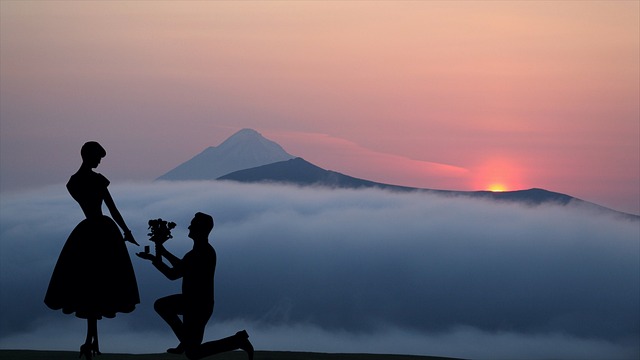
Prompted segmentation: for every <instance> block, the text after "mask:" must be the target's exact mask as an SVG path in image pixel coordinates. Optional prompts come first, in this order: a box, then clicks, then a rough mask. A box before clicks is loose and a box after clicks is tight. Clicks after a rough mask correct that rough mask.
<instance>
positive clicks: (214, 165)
mask: <svg viewBox="0 0 640 360" xmlns="http://www.w3.org/2000/svg"><path fill="white" fill-rule="evenodd" d="M293 158H294V156H293V155H290V154H289V153H287V152H286V151H285V150H284V149H283V148H282V147H281V146H280V145H278V144H277V143H275V142H273V141H271V140H269V139H267V138H265V137H264V136H262V135H261V134H260V133H259V132H257V131H255V130H253V129H242V130H240V131H238V132H236V133H235V134H233V135H231V136H230V137H229V138H227V139H226V140H225V141H224V142H222V144H220V145H218V146H212V147H209V148H206V149H205V150H204V151H202V152H201V153H200V154H198V155H196V156H194V157H193V158H192V159H191V160H189V161H187V162H184V163H182V164H180V165H178V167H176V168H175V169H173V170H171V171H169V172H167V173H166V174H164V175H162V176H161V177H159V178H158V179H159V180H215V179H217V178H218V177H220V176H223V175H226V174H228V173H231V172H234V171H238V170H243V169H249V168H253V167H256V166H262V165H266V164H271V163H274V162H279V161H284V160H289V159H293Z"/></svg>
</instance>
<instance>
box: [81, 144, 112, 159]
mask: <svg viewBox="0 0 640 360" xmlns="http://www.w3.org/2000/svg"><path fill="white" fill-rule="evenodd" d="M80 155H81V156H82V160H87V159H91V158H96V157H98V158H103V157H105V156H107V150H105V149H104V148H103V147H102V145H100V144H98V142H96V141H89V142H86V143H85V144H84V145H82V149H80Z"/></svg>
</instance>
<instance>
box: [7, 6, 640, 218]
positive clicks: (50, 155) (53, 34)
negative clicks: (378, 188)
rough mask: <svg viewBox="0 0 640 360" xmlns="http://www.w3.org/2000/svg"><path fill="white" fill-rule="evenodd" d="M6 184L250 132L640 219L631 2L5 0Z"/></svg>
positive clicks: (360, 164) (53, 179)
mask: <svg viewBox="0 0 640 360" xmlns="http://www.w3.org/2000/svg"><path fill="white" fill-rule="evenodd" d="M0 6H1V8H0V10H1V11H0V16H1V19H0V20H1V21H0V41H1V42H0V45H1V48H0V77H1V81H0V100H1V104H0V105H1V106H0V116H1V118H0V120H1V123H0V130H1V131H0V166H1V168H0V170H1V171H0V176H1V178H0V179H1V181H0V185H1V186H2V191H9V190H14V189H22V188H28V187H33V186H39V185H46V184H50V183H61V182H64V181H66V179H67V178H68V176H69V175H70V174H71V173H72V172H73V171H75V169H76V168H77V167H78V166H79V156H78V152H79V147H80V146H81V144H82V143H83V142H84V141H86V140H89V139H95V140H98V141H100V142H101V143H103V145H104V146H105V147H106V148H107V151H108V153H109V155H108V157H107V159H105V160H104V162H103V165H102V166H101V167H100V169H99V171H101V172H103V173H104V174H106V175H107V176H108V177H109V178H110V179H111V180H112V181H125V180H151V179H154V178H156V177H158V176H160V175H162V174H163V173H165V172H166V171H168V170H170V169H171V168H173V167H175V166H176V165H178V164H179V163H181V162H183V161H185V160H187V159H189V158H190V157H191V156H193V155H195V154H196V153H198V152H200V151H202V150H203V149H204V148H205V147H207V146H212V145H218V144H219V143H220V142H221V141H223V140H224V139H225V138H226V137H228V136H230V135H231V134H233V133H234V132H235V131H237V130H239V129H241V128H253V129H256V130H258V131H259V132H261V133H263V134H264V135H265V136H266V137H268V138H270V139H272V140H275V141H277V142H278V143H280V144H281V145H282V146H283V147H284V148H285V149H286V150H287V151H289V152H290V153H292V154H294V155H298V156H302V157H304V158H305V159H307V160H309V161H311V162H313V163H315V164H317V165H319V166H322V167H324V168H327V169H331V170H336V171H340V172H343V173H346V174H349V175H352V176H358V177H364V178H367V179H371V180H376V181H384V182H390V183H395V184H401V185H410V186H420V187H429V188H441V189H453V190H478V189H487V188H489V187H490V186H491V185H492V184H502V186H504V187H505V188H506V189H510V190H514V189H524V188H531V187H541V188H545V189H548V190H552V191H558V192H562V193H566V194H569V195H572V196H576V197H579V198H582V199H584V200H588V201H593V202H596V203H598V204H601V205H605V206H608V207H612V208H614V209H617V210H622V211H627V212H632V213H636V214H638V213H640V125H639V124H640V110H639V109H640V100H639V99H640V90H639V87H640V85H639V83H640V70H639V69H640V58H639V57H640V55H639V54H640V35H639V34H640V15H639V14H640V3H639V2H637V1H603V2H597V1H584V2H582V1H567V2H562V1H551V2H548V1H544V2H543V1H540V2H538V1H524V2H516V1H495V2H483V1H469V2H455V1H442V2H438V1H425V2H415V1H409V2H399V1H393V2H391V1H390V2H384V1H376V2H326V3H325V2H288V1H287V2H250V1H243V2H170V1H163V2H150V1H131V2H126V1H122V2H76V1H69V2H56V1H33V2H29V1H2V2H0Z"/></svg>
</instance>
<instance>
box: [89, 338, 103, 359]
mask: <svg viewBox="0 0 640 360" xmlns="http://www.w3.org/2000/svg"><path fill="white" fill-rule="evenodd" d="M91 352H92V353H93V356H96V355H102V353H101V352H100V347H99V346H98V342H97V341H96V340H93V343H91Z"/></svg>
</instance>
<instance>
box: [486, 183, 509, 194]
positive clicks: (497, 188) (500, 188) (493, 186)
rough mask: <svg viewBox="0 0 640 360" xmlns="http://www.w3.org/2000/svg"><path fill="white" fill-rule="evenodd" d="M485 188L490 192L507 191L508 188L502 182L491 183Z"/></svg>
mask: <svg viewBox="0 0 640 360" xmlns="http://www.w3.org/2000/svg"><path fill="white" fill-rule="evenodd" d="M487 190H489V191H491V192H503V191H507V190H508V189H507V187H506V186H505V185H504V184H499V183H493V184H491V185H489V186H487Z"/></svg>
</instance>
